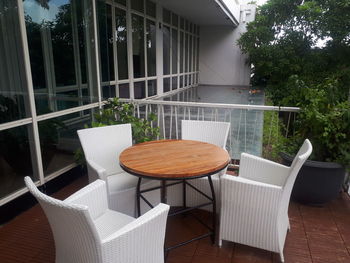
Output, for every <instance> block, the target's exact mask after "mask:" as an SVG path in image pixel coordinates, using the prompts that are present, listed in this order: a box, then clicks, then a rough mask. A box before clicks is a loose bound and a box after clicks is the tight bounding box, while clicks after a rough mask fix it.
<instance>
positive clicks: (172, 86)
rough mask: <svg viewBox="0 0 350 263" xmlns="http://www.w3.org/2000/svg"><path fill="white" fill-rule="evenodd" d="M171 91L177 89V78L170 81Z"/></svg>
mask: <svg viewBox="0 0 350 263" xmlns="http://www.w3.org/2000/svg"><path fill="white" fill-rule="evenodd" d="M171 89H172V90H174V89H177V77H173V78H172V80H171Z"/></svg>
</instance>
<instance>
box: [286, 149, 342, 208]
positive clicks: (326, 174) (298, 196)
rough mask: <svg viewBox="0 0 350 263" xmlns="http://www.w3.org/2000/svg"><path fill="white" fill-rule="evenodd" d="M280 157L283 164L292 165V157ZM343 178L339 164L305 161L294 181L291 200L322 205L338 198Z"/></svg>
mask: <svg viewBox="0 0 350 263" xmlns="http://www.w3.org/2000/svg"><path fill="white" fill-rule="evenodd" d="M280 155H281V157H282V159H283V163H284V164H286V165H290V164H291V163H292V161H293V157H292V156H290V155H288V154H285V153H281V154H280ZM344 178H345V169H344V167H343V166H342V165H340V164H337V163H331V162H316V161H309V160H307V161H306V162H305V163H304V165H303V167H302V168H301V169H300V171H299V173H298V176H297V178H296V180H295V183H294V187H293V191H292V196H291V198H292V200H294V201H297V202H299V203H303V204H308V205H317V206H320V205H324V204H325V203H327V202H329V201H331V200H333V199H335V198H336V197H337V196H338V194H339V192H340V191H341V188H342V184H343V182H344Z"/></svg>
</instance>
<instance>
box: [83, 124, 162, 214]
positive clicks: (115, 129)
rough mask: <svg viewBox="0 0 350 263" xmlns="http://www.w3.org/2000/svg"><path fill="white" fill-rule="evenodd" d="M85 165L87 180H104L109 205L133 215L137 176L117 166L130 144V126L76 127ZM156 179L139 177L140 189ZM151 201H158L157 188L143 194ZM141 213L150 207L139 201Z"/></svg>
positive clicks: (154, 182) (149, 185) (155, 182)
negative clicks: (140, 181)
mask: <svg viewBox="0 0 350 263" xmlns="http://www.w3.org/2000/svg"><path fill="white" fill-rule="evenodd" d="M78 136H79V139H80V143H81V145H82V148H83V150H84V154H85V158H86V164H87V168H88V176H89V182H90V183H91V182H93V181H95V180H96V179H102V180H104V181H106V182H107V186H108V187H107V188H108V195H109V206H110V208H111V209H113V210H116V211H119V212H121V213H124V214H127V215H130V216H135V215H136V199H135V197H136V185H137V181H138V177H136V176H134V175H131V174H129V173H126V172H125V171H124V170H123V169H122V168H121V167H120V165H119V155H120V153H121V152H122V151H123V150H124V149H126V148H128V147H130V146H131V145H132V135H131V125H130V124H120V125H111V126H105V127H97V128H89V129H83V130H78ZM157 183H158V185H159V182H157V181H149V180H142V188H144V187H152V186H155V185H156V184H157ZM145 196H147V199H148V200H149V201H151V203H152V204H154V205H155V204H158V203H160V194H159V190H158V191H152V192H149V193H147V194H145ZM141 208H142V212H146V211H148V210H149V209H150V208H149V207H148V206H147V205H145V204H143V203H142V207H141Z"/></svg>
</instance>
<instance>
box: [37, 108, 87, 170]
mask: <svg viewBox="0 0 350 263" xmlns="http://www.w3.org/2000/svg"><path fill="white" fill-rule="evenodd" d="M87 113H88V112H86V111H85V112H84V118H81V117H80V116H81V115H82V114H83V112H77V113H72V114H69V115H65V116H61V117H56V118H52V119H48V120H44V121H40V122H39V124H38V125H39V138H40V145H41V155H42V158H43V167H44V175H45V176H47V175H50V174H52V173H53V172H56V171H57V170H59V169H62V168H64V167H66V166H67V165H70V164H73V163H74V162H75V160H74V151H75V150H77V149H78V148H80V143H79V139H78V136H77V130H80V129H83V128H84V125H86V124H90V123H91V115H92V114H91V111H90V114H88V115H87Z"/></svg>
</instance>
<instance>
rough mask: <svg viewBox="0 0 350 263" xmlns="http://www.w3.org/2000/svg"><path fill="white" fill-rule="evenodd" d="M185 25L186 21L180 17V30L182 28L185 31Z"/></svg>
mask: <svg viewBox="0 0 350 263" xmlns="http://www.w3.org/2000/svg"><path fill="white" fill-rule="evenodd" d="M184 24H185V22H184V19H183V18H182V17H180V28H181V29H184V28H185V27H184Z"/></svg>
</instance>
